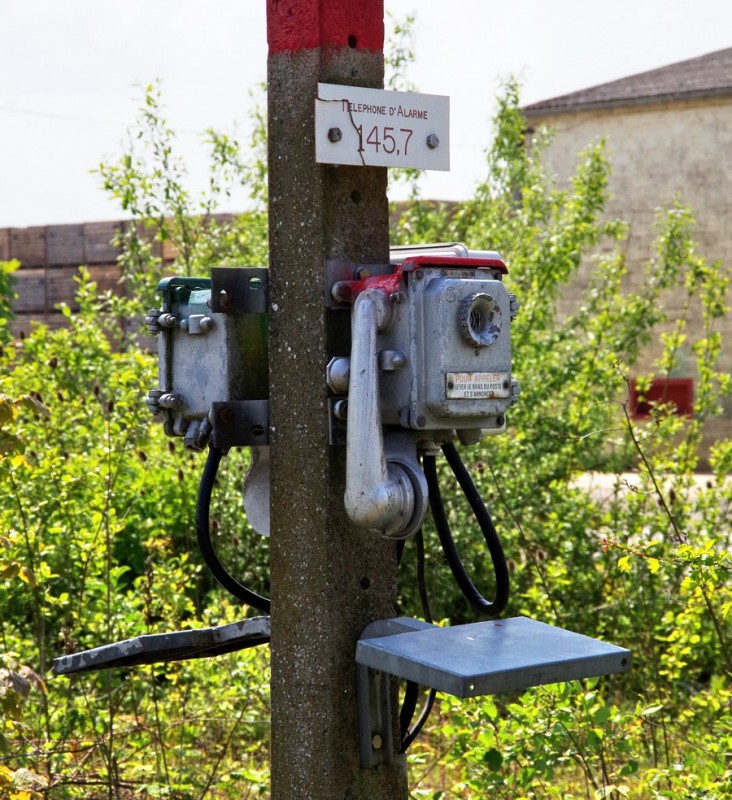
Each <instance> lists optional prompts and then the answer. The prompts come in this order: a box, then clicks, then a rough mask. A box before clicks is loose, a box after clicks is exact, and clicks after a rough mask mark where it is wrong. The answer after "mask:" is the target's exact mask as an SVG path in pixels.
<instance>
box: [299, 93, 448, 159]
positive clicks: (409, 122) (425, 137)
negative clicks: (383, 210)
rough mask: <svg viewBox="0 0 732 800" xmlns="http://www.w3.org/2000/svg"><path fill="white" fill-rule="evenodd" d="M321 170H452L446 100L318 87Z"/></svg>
mask: <svg viewBox="0 0 732 800" xmlns="http://www.w3.org/2000/svg"><path fill="white" fill-rule="evenodd" d="M315 160H316V161H317V162H318V163H320V164H351V165H355V166H368V167H411V168H413V169H437V170H449V169H450V98H449V97H445V96H443V95H436V94H416V93H412V92H388V91H385V90H383V89H364V88H361V87H358V86H337V85H335V84H330V83H319V84H318V97H317V98H316V100H315Z"/></svg>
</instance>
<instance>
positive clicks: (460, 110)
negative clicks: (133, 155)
mask: <svg viewBox="0 0 732 800" xmlns="http://www.w3.org/2000/svg"><path fill="white" fill-rule="evenodd" d="M386 8H387V9H388V10H389V11H391V12H392V13H393V14H394V15H395V16H396V17H397V19H401V18H403V17H404V16H405V15H406V14H407V13H409V12H415V13H416V15H417V29H416V31H417V47H416V49H417V62H416V64H415V66H414V68H413V69H412V72H411V74H410V76H409V77H410V78H411V79H412V80H413V81H414V82H415V83H416V84H417V86H418V88H419V90H420V91H423V92H427V93H430V94H447V95H450V97H451V150H452V152H451V161H452V169H451V171H450V172H449V173H438V172H433V173H428V174H427V176H426V179H425V183H424V192H425V194H426V195H427V196H430V197H434V198H440V199H457V198H461V197H466V196H468V195H469V193H470V190H471V187H472V186H473V185H474V183H475V181H476V178H477V176H478V175H480V173H481V169H482V150H483V148H484V147H485V145H486V144H487V143H488V140H489V120H490V116H491V113H492V109H493V98H494V96H495V94H496V91H497V87H498V85H499V83H500V79H501V78H502V77H505V76H507V75H509V74H516V75H518V76H520V77H521V78H522V80H523V85H524V93H523V99H524V102H526V103H530V102H534V101H536V100H541V99H544V98H547V97H553V96H556V95H560V94H565V93H566V92H570V91H574V90H575V89H581V88H585V87H587V86H593V85H595V84H598V83H604V82H606V81H610V80H614V79H616V78H620V77H624V76H626V75H630V74H633V73H636V72H640V71H643V70H647V69H653V68H655V67H659V66H663V65H665V64H669V63H673V62H674V61H680V60H683V59H685V58H691V57H693V56H697V55H702V54H703V53H707V52H710V51H712V50H718V49H721V48H724V47H730V46H732V2H730V0H693V2H692V0H612V2H607V1H606V2H602V3H600V2H598V1H597V0H502V1H501V2H497V0H450V2H444V0H386ZM265 9H266V2H265V0H216V2H215V3H204V2H202V0H123V2H119V1H117V2H112V1H111V0H0V227H6V226H25V225H45V224H52V223H63V222H84V221H91V220H99V219H117V218H120V217H122V216H123V215H122V213H121V211H120V209H119V208H118V207H117V206H116V205H115V204H114V203H113V202H111V201H110V200H108V199H107V198H106V196H105V195H104V193H103V191H102V190H101V189H100V188H99V185H98V177H97V176H95V175H92V174H90V170H91V169H92V168H94V167H95V166H96V165H97V164H98V163H99V162H100V160H102V159H104V158H105V157H110V156H115V155H117V154H119V153H120V152H121V142H122V141H123V139H124V137H125V131H126V128H127V127H128V126H129V125H130V124H131V123H132V122H133V121H134V118H135V111H136V108H137V105H138V101H139V98H140V92H139V90H136V89H135V88H134V84H135V83H138V84H147V83H150V82H151V81H153V80H155V79H158V78H159V79H161V80H162V86H163V94H164V100H165V105H166V113H167V116H168V119H169V121H170V123H171V125H172V127H173V128H174V129H175V130H176V131H178V142H179V145H180V152H181V155H182V156H183V157H184V158H185V160H186V162H187V164H188V165H189V169H190V172H191V175H192V177H193V180H194V181H195V180H196V177H197V176H198V179H201V177H202V176H203V174H204V171H205V168H206V155H205V148H204V147H203V146H202V142H201V135H200V134H201V133H202V132H203V131H204V130H205V129H206V128H209V127H214V128H217V129H224V130H228V131H231V130H232V129H233V127H234V126H235V125H236V124H237V123H238V126H239V127H238V130H239V133H240V135H241V136H242V138H244V139H246V136H245V134H246V132H247V130H248V118H247V114H248V110H249V109H250V107H251V106H250V103H251V101H250V99H249V95H248V92H249V90H250V89H252V88H254V87H255V86H256V84H257V83H259V82H262V81H264V80H265V79H266V58H267V44H266V32H265ZM241 206H242V202H241V201H239V202H237V201H236V200H235V201H234V204H233V205H232V207H231V208H230V209H222V210H236V209H237V208H240V207H241Z"/></svg>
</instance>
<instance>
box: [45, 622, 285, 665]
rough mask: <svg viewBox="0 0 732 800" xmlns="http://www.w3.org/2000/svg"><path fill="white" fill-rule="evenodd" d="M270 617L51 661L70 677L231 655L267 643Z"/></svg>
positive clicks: (151, 637) (126, 642)
mask: <svg viewBox="0 0 732 800" xmlns="http://www.w3.org/2000/svg"><path fill="white" fill-rule="evenodd" d="M269 637H270V624H269V617H251V618H249V619H243V620H240V621H239V622H231V623H229V624H228V625H218V626H217V627H215V628H199V629H198V630H190V631H173V632H172V633H153V634H148V635H146V636H135V637H134V639H125V640H124V641H122V642H115V643H114V644H105V645H102V646H101V647H95V648H93V649H92V650H84V651H83V652H81V653H72V654H71V655H68V656H61V657H60V658H55V659H54V660H53V671H54V673H55V674H56V675H73V674H77V673H80V672H91V671H93V670H98V669H110V668H112V667H134V666H137V665H139V664H158V663H161V662H164V661H185V660H187V659H191V658H208V657H210V656H218V655H222V654H223V653H233V652H234V651H236V650H244V649H246V648H247V647H255V646H256V645H260V644H267V643H268V642H269Z"/></svg>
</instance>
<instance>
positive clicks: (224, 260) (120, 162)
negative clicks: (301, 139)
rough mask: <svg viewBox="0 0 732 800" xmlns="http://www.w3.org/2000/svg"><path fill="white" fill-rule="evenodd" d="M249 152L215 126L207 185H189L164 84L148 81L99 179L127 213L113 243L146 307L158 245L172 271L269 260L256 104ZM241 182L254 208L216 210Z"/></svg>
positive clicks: (156, 271) (158, 261)
mask: <svg viewBox="0 0 732 800" xmlns="http://www.w3.org/2000/svg"><path fill="white" fill-rule="evenodd" d="M252 121H253V123H254V124H253V131H252V134H251V141H250V142H249V159H248V160H246V161H245V160H244V159H243V157H242V148H241V145H240V143H239V142H238V140H237V139H236V138H234V137H233V136H231V135H228V134H226V133H222V132H217V131H215V130H213V129H210V130H208V131H206V134H205V139H204V143H205V145H206V146H207V147H208V150H209V154H210V167H209V175H208V181H207V185H206V188H205V190H203V191H202V192H200V193H199V194H195V193H194V192H193V191H192V190H191V189H190V188H188V187H187V184H188V183H189V175H188V171H187V169H186V166H185V164H184V163H183V161H182V160H181V158H180V157H179V156H178V155H177V154H176V149H175V147H176V137H175V133H174V132H173V130H171V128H170V126H169V125H168V123H167V121H166V119H165V117H164V109H163V104H162V97H161V90H160V86H159V85H158V84H149V85H148V86H146V87H145V89H144V92H143V101H142V105H141V107H140V110H139V115H138V119H137V122H136V124H135V126H134V127H133V128H132V129H131V130H130V131H129V132H128V139H127V144H126V146H125V148H124V152H123V154H122V156H121V157H120V158H119V159H117V160H116V161H111V162H106V163H102V164H100V165H99V167H98V170H97V171H98V173H99V175H100V177H101V179H102V186H103V188H104V190H105V191H107V192H108V193H109V194H110V195H111V196H112V197H113V198H114V199H115V200H117V201H118V202H119V203H120V206H121V208H122V210H123V211H125V212H127V213H128V214H130V215H131V217H132V222H131V224H129V225H127V226H126V227H125V230H124V233H123V234H121V239H120V241H119V242H118V244H122V245H123V251H122V256H121V260H120V261H121V266H122V268H123V276H124V278H125V279H126V280H127V281H128V283H129V284H130V294H131V295H132V296H134V297H137V298H139V299H140V300H141V301H142V302H141V308H143V309H146V308H148V307H149V305H150V304H151V303H152V301H153V299H154V291H155V286H156V285H157V282H158V280H159V279H160V277H161V265H162V252H163V249H165V250H166V251H167V252H169V253H172V254H174V256H175V260H174V263H173V265H172V267H171V272H173V273H175V274H180V275H202V276H205V275H207V274H208V271H209V270H210V268H211V267H212V266H214V265H217V264H219V265H220V264H231V265H240V266H261V265H262V264H266V263H267V211H266V209H267V183H266V139H267V133H266V125H265V118H264V115H263V113H262V111H261V109H258V110H257V111H256V112H255V113H254V115H253V120H252ZM242 186H243V187H245V188H246V189H247V192H248V195H249V197H250V199H251V206H252V207H251V209H250V210H249V211H247V212H244V213H242V214H239V215H236V216H232V215H228V214H227V215H219V216H217V215H216V213H215V212H216V211H217V209H218V208H219V206H220V204H221V202H222V201H224V200H226V199H227V198H229V197H230V196H231V194H232V192H233V191H234V189H235V188H237V187H242Z"/></svg>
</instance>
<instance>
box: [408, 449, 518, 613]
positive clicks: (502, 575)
mask: <svg viewBox="0 0 732 800" xmlns="http://www.w3.org/2000/svg"><path fill="white" fill-rule="evenodd" d="M442 451H443V453H444V454H445V458H446V459H447V463H448V464H449V465H450V467H451V469H452V471H453V474H454V475H455V477H456V478H457V481H458V483H459V484H460V488H461V489H462V490H463V492H464V494H465V497H466V498H467V500H468V503H470V507H471V508H472V509H473V513H474V514H475V518H476V520H477V522H478V525H479V526H480V529H481V532H482V533H483V538H484V539H485V542H486V544H487V545H488V550H489V552H490V554H491V558H492V560H493V571H494V573H495V576H496V594H495V598H494V599H493V602H489V601H488V600H486V599H485V597H483V595H482V594H481V593H480V592H479V591H478V589H477V588H476V587H475V584H474V583H473V582H472V581H471V580H470V577H469V576H468V573H467V571H466V570H465V565H464V564H463V562H462V560H461V559H460V555H459V553H458V551H457V547H456V546H455V542H454V540H453V538H452V532H451V530H450V523H449V522H448V519H447V514H446V513H445V506H444V504H443V502H442V495H441V494H440V487H439V483H438V480H437V466H436V463H435V457H434V456H430V455H426V456H424V458H423V464H424V474H425V477H426V478H427V486H428V488H429V496H430V508H431V509H432V517H433V519H434V521H435V526H436V528H437V533H438V535H439V537H440V543H441V544H442V549H443V550H444V552H445V558H446V559H447V563H448V564H449V565H450V569H451V570H452V574H453V575H454V576H455V580H456V581H457V584H458V586H459V587H460V590H461V591H462V593H463V595H464V596H465V598H466V600H468V602H469V603H470V604H471V605H472V606H473V607H474V608H476V609H477V610H478V611H480V612H481V613H483V614H487V615H489V616H497V615H498V614H500V613H501V612H502V611H503V610H504V609H505V608H506V605H507V603H508V593H509V576H508V565H507V564H506V556H505V555H504V553H503V547H502V545H501V540H500V538H499V537H498V533H497V531H496V529H495V526H494V525H493V521H492V520H491V518H490V514H489V513H488V509H487V508H486V507H485V503H484V502H483V498H482V497H481V496H480V493H479V492H478V490H477V489H476V488H475V484H474V483H473V480H472V478H471V477H470V473H469V472H468V470H467V469H466V468H465V465H464V464H463V462H462V460H461V458H460V454H459V453H458V451H457V448H456V447H455V445H454V444H452V443H448V444H445V445H443V447H442Z"/></svg>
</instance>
